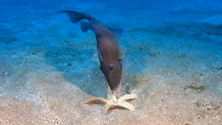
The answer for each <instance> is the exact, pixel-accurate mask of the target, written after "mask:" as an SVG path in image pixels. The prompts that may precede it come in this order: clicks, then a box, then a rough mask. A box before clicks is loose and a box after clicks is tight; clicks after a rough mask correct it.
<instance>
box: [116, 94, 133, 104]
mask: <svg viewBox="0 0 222 125" xmlns="http://www.w3.org/2000/svg"><path fill="white" fill-rule="evenodd" d="M135 98H137V95H136V94H126V95H124V96H122V97H120V98H119V99H118V101H120V102H122V101H126V100H131V99H135Z"/></svg>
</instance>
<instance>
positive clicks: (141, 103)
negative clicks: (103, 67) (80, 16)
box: [0, 0, 222, 125]
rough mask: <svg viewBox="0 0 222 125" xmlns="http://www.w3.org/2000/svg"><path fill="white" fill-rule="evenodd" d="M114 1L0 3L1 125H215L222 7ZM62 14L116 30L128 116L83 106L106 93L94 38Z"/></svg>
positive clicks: (220, 106)
mask: <svg viewBox="0 0 222 125" xmlns="http://www.w3.org/2000/svg"><path fill="white" fill-rule="evenodd" d="M115 2H117V3H118V4H119V5H121V6H114V5H115V4H116V3H115ZM115 2H114V3H103V2H87V1H84V2H81V3H79V2H71V1H68V0H64V1H61V2H53V1H50V0H48V1H44V2H38V3H28V4H25V3H22V2H17V3H16V5H13V4H10V5H8V4H7V3H3V4H1V5H0V7H1V8H2V9H4V10H5V11H4V12H1V13H2V14H1V16H0V19H1V20H0V27H1V31H0V33H1V35H0V124H1V125H35V124H36V125H55V124H58V125H221V124H222V96H221V95H222V42H221V38H222V18H221V10H220V9H219V8H220V7H221V6H219V5H222V4H218V3H216V2H213V1H211V2H209V3H207V4H201V2H199V3H198V2H193V1H192V2H189V1H188V2H182V3H176V2H175V1H174V2H172V5H170V6H167V3H165V4H164V3H162V4H160V3H158V2H150V3H149V5H150V6H149V8H147V4H148V3H147V4H140V3H130V2H127V4H125V3H124V1H123V2H122V3H121V2H118V1H115ZM205 2H206V1H205ZM123 3H124V4H123ZM191 3H192V4H191ZM191 5H192V6H191ZM166 6H167V8H166ZM98 8H99V9H98ZM62 9H67V10H79V11H80V12H86V13H88V14H90V15H92V16H94V17H96V18H97V19H99V20H101V22H103V23H104V24H105V25H107V26H110V27H117V28H123V30H124V33H123V34H122V36H121V37H120V38H119V44H120V46H121V50H122V55H123V58H124V59H125V60H127V62H126V64H125V65H124V71H123V78H122V93H123V94H124V93H125V92H126V91H127V92H130V93H135V94H137V95H138V98H137V99H135V100H132V101H131V103H132V104H133V105H134V106H135V108H136V110H135V111H128V110H124V109H113V110H111V111H110V112H109V113H108V114H105V113H104V105H101V104H93V105H86V104H85V102H86V101H87V100H89V99H91V98H93V97H102V98H106V97H108V94H107V91H108V85H107V83H106V81H105V78H104V76H103V74H102V72H101V71H100V69H99V61H98V56H97V52H96V41H95V37H94V34H93V33H92V32H88V33H82V32H81V30H80V25H78V24H72V23H71V22H70V21H69V19H68V18H67V16H66V15H62V14H56V13H55V12H56V11H58V10H62ZM101 10H102V11H101ZM111 10H112V11H111ZM98 13H99V14H98Z"/></svg>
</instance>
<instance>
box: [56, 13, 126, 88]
mask: <svg viewBox="0 0 222 125" xmlns="http://www.w3.org/2000/svg"><path fill="white" fill-rule="evenodd" d="M59 12H63V13H66V14H67V15H68V16H69V18H70V20H71V21H72V22H73V23H77V22H79V21H80V20H82V19H87V20H88V21H89V22H90V24H91V25H89V24H87V23H84V22H83V23H81V29H82V31H83V32H86V31H88V30H92V31H93V32H94V33H95V36H96V40H97V52H98V56H99V61H100V64H101V65H100V69H101V71H102V72H103V74H104V76H105V78H106V80H107V82H108V84H109V87H110V89H111V90H112V91H116V90H117V89H118V87H119V85H120V82H121V78H122V65H121V61H122V57H121V52H120V47H119V44H118V42H117V39H116V37H115V35H114V34H113V33H112V32H111V31H110V29H109V28H107V27H106V26H105V25H103V24H102V23H101V22H100V21H98V20H97V19H95V18H94V17H91V16H89V15H85V14H83V13H79V12H76V11H69V10H62V11H59Z"/></svg>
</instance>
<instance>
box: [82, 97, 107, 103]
mask: <svg viewBox="0 0 222 125" xmlns="http://www.w3.org/2000/svg"><path fill="white" fill-rule="evenodd" d="M94 102H102V103H104V104H108V101H107V100H105V99H103V98H94V99H90V100H88V101H87V102H86V104H91V103H94Z"/></svg>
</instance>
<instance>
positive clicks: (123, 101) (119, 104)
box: [86, 94, 137, 113]
mask: <svg viewBox="0 0 222 125" xmlns="http://www.w3.org/2000/svg"><path fill="white" fill-rule="evenodd" d="M136 97H137V96H136V94H126V95H123V96H121V97H120V98H117V97H116V96H115V95H112V96H111V98H109V99H108V100H106V99H103V98H94V99H91V100H89V101H87V102H86V104H91V103H94V102H102V103H104V104H105V113H108V112H109V111H110V110H111V109H114V108H125V109H128V110H131V111H133V110H135V108H134V106H133V105H131V104H130V103H128V102H127V101H128V100H132V99H135V98H136Z"/></svg>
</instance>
